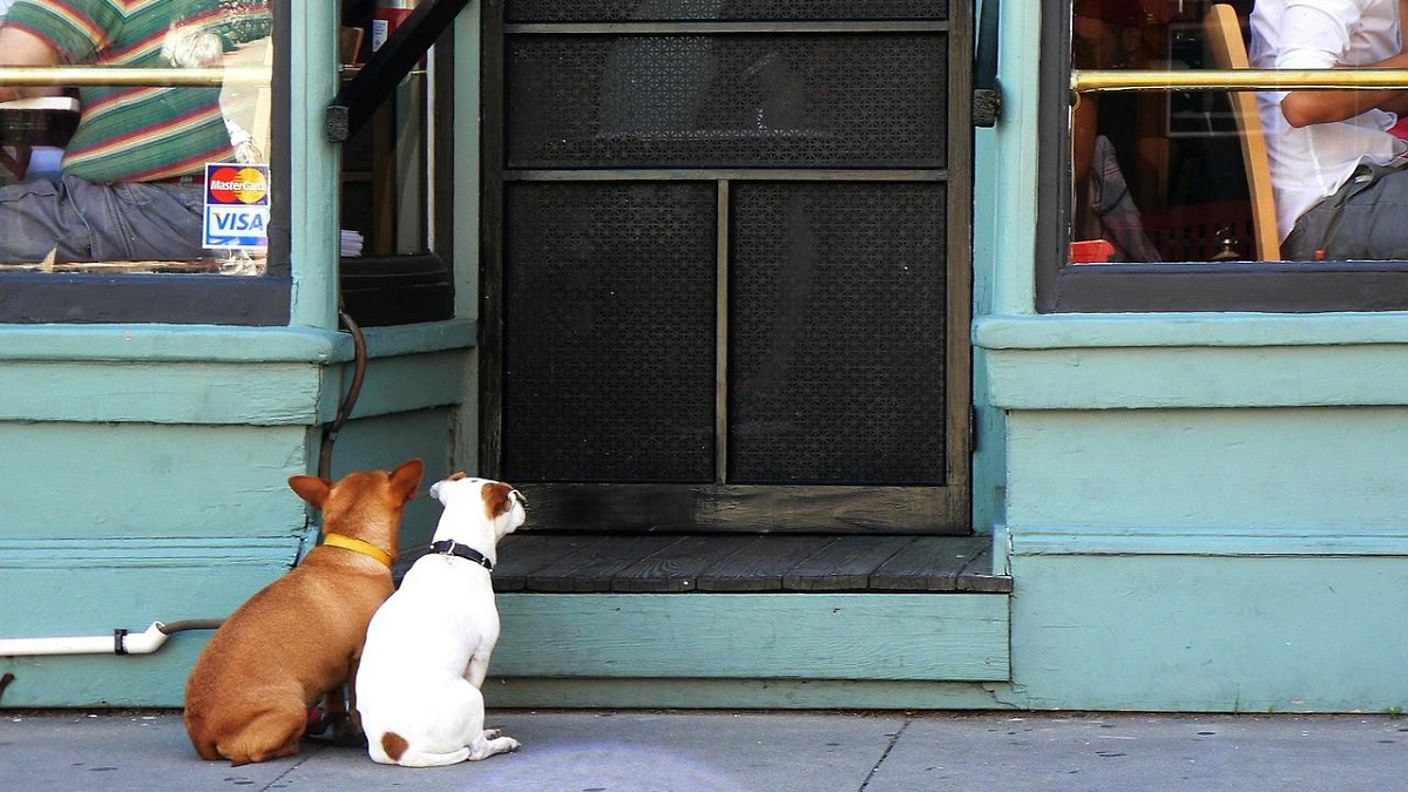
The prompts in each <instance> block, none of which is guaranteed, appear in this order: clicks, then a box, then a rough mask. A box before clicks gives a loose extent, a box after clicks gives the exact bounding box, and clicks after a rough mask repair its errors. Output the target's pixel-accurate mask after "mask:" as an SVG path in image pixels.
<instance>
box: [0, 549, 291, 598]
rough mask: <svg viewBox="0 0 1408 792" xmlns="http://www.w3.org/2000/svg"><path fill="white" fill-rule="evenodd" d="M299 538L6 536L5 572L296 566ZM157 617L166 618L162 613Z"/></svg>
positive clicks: (1, 556) (0, 555)
mask: <svg viewBox="0 0 1408 792" xmlns="http://www.w3.org/2000/svg"><path fill="white" fill-rule="evenodd" d="M298 541H299V538H298V536H296V535H293V534H290V535H286V536H254V537H234V536H210V537H201V538H193V537H173V538H163V537H136V538H109V539H97V538H81V539H72V538H70V539H39V538H0V569H24V570H36V569H52V570H70V571H73V570H85V569H122V570H128V569H149V568H154V567H160V568H166V569H188V570H189V569H195V570H203V569H207V568H209V567H210V566H211V565H212V564H217V563H218V564H219V565H220V566H221V567H231V566H258V567H269V566H284V567H289V568H292V566H293V562H294V560H295V558H296V557H297V551H298ZM152 618H153V619H157V618H161V615H160V614H156V615H153V617H152Z"/></svg>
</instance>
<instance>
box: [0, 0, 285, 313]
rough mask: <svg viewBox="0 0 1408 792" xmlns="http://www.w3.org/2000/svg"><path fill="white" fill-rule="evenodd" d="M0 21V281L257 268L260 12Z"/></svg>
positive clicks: (268, 36)
mask: <svg viewBox="0 0 1408 792" xmlns="http://www.w3.org/2000/svg"><path fill="white" fill-rule="evenodd" d="M0 9H3V11H4V17H3V24H0V146H3V149H2V152H3V153H0V165H3V167H0V273H39V274H47V275H54V274H64V273H70V274H72V273H101V274H104V275H111V274H124V275H127V274H151V273H163V274H170V273H180V274H186V273H206V274H219V275H233V276H251V275H261V274H264V273H266V272H268V270H269V264H268V262H269V257H268V238H269V225H270V221H271V211H272V200H271V188H272V187H273V181H274V180H275V179H277V178H278V175H277V174H274V173H271V172H270V163H271V158H270V155H271V150H272V147H273V126H274V125H273V116H274V105H273V98H272V93H273V85H272V78H271V75H272V71H273V69H272V65H273V62H274V46H273V41H274V35H273V34H274V14H273V12H272V11H271V7H270V0H154V1H153V2H145V3H139V4H133V3H130V2H124V0H0ZM74 66H81V67H95V66H96V67H102V68H101V69H92V68H85V69H73V68H68V67H74ZM286 310H287V309H286V307H285V314H286Z"/></svg>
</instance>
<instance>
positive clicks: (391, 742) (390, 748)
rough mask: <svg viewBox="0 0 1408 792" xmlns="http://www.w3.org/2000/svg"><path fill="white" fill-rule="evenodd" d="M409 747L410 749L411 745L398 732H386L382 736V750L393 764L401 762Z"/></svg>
mask: <svg viewBox="0 0 1408 792" xmlns="http://www.w3.org/2000/svg"><path fill="white" fill-rule="evenodd" d="M408 747H410V743H408V742H406V738H405V737H402V736H401V735H399V734H397V733H396V732H386V733H385V734H383V735H381V750H383V751H385V752H386V755H387V756H389V757H391V761H393V762H399V761H401V756H402V755H403V754H405V753H406V749H407V748H408Z"/></svg>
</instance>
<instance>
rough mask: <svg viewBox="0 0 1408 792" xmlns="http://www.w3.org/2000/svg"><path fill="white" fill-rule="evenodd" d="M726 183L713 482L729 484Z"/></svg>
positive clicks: (717, 305) (722, 188)
mask: <svg viewBox="0 0 1408 792" xmlns="http://www.w3.org/2000/svg"><path fill="white" fill-rule="evenodd" d="M728 194H729V182H728V180H727V179H720V180H719V196H718V200H719V204H718V239H717V241H716V242H715V244H716V246H717V249H716V250H715V254H714V257H715V267H716V270H715V294H716V297H715V299H714V311H715V334H716V340H715V352H714V366H715V370H714V482H715V483H717V484H725V483H727V482H728V245H729V241H728V232H729V227H728V216H729V210H728V208H729V195H728Z"/></svg>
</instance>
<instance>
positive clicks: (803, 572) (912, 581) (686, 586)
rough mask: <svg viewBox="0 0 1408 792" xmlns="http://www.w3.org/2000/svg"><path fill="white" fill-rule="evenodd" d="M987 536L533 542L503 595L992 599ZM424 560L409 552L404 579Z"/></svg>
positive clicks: (545, 538)
mask: <svg viewBox="0 0 1408 792" xmlns="http://www.w3.org/2000/svg"><path fill="white" fill-rule="evenodd" d="M991 545H992V538H991V537H988V536H981V535H979V536H861V535H850V536H808V535H795V534H786V535H784V534H762V535H752V534H615V535H602V534H532V533H525V534H519V535H514V536H510V537H508V538H507V539H505V540H504V542H503V543H502V544H501V546H500V547H499V552H498V557H499V563H498V566H497V567H495V569H494V590H495V591H500V592H533V593H577V594H582V593H603V592H615V593H633V594H645V593H650V594H664V593H672V594H683V593H689V592H731V593H738V592H754V593H758V592H826V593H837V592H911V593H924V592H928V593H993V594H1005V593H1008V592H1010V591H1011V590H1012V578H1011V577H1009V576H1006V575H998V574H993V572H992V558H991V554H990V552H991V550H990V548H991ZM424 552H425V549H424V548H418V549H416V550H414V551H411V552H407V553H405V554H404V555H403V556H402V558H401V560H400V561H398V562H397V564H396V576H397V580H398V581H399V579H400V576H401V575H402V574H404V573H405V570H406V569H409V568H410V565H411V564H412V563H414V561H415V560H416V559H417V558H419V557H420V556H421V555H422V554H423V553H424Z"/></svg>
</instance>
